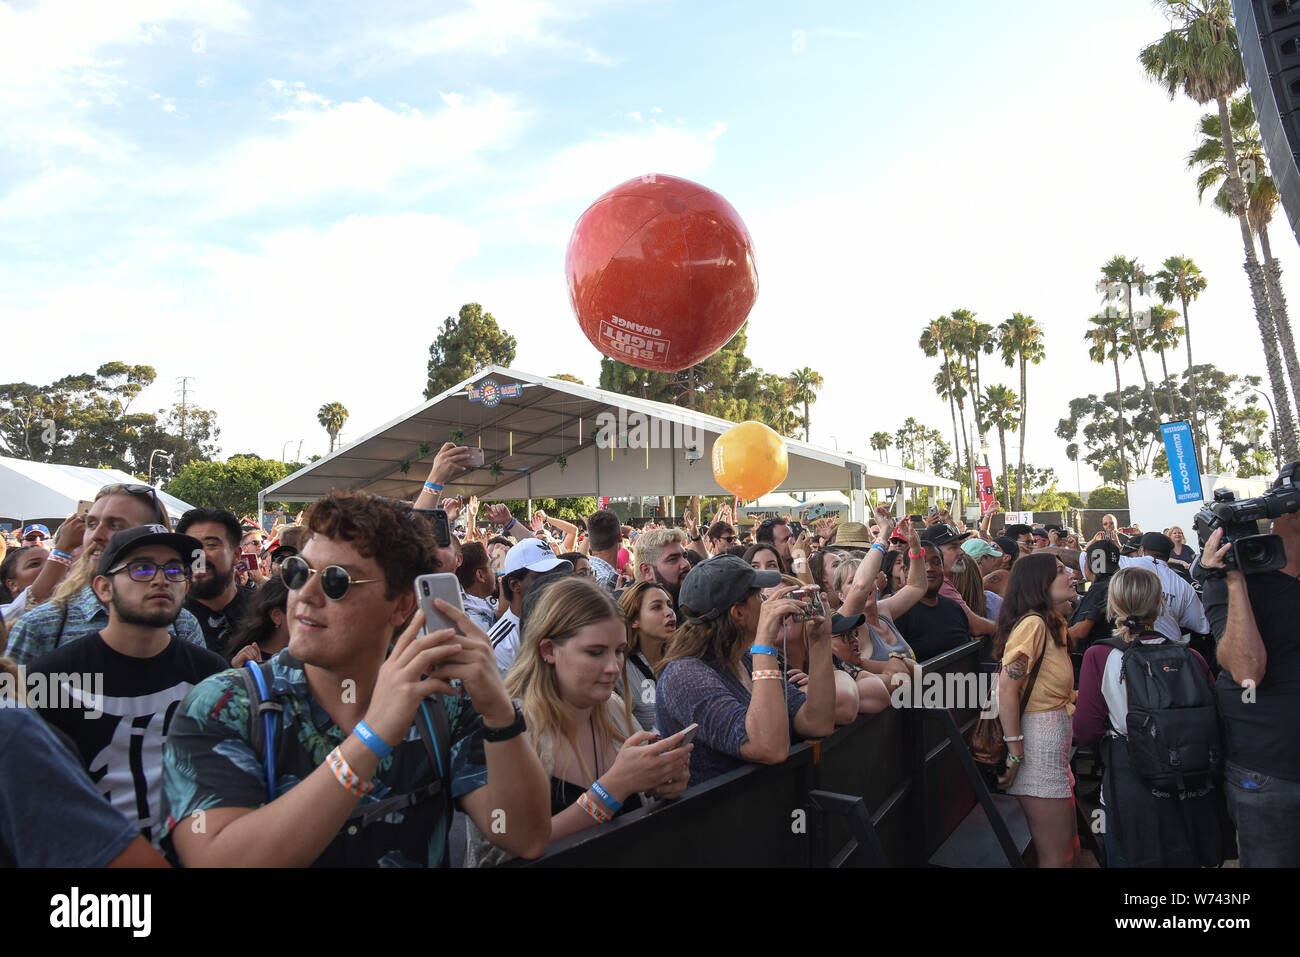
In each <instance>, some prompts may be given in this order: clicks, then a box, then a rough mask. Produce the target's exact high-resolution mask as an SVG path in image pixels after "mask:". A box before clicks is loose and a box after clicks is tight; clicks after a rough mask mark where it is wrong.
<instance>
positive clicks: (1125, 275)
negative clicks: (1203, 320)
mask: <svg viewBox="0 0 1300 957" xmlns="http://www.w3.org/2000/svg"><path fill="white" fill-rule="evenodd" d="M1101 282H1102V283H1103V284H1108V283H1109V284H1113V283H1118V284H1119V285H1120V286H1122V287H1123V288H1124V306H1125V309H1126V310H1127V311H1128V317H1127V318H1128V332H1129V343H1130V344H1131V345H1132V347H1133V350H1134V351H1135V352H1137V357H1138V369H1139V370H1140V371H1141V373H1142V385H1143V387H1144V388H1145V389H1146V393H1147V401H1148V402H1150V403H1151V411H1152V413H1153V414H1154V415H1155V417H1156V418H1157V419H1159V418H1160V407H1159V406H1157V405H1156V392H1155V389H1153V388H1151V380H1150V379H1149V378H1147V364H1146V362H1145V361H1144V360H1143V358H1142V339H1141V337H1140V336H1139V335H1138V327H1137V318H1136V317H1135V315H1134V313H1133V287H1134V286H1137V287H1138V293H1139V294H1140V295H1146V294H1147V293H1149V292H1150V291H1151V285H1152V283H1151V279H1150V277H1149V276H1147V274H1146V271H1145V270H1144V269H1143V268H1142V266H1141V264H1140V263H1139V262H1138V261H1137V259H1136V258H1134V259H1125V258H1124V257H1123V256H1112V257H1111V258H1110V260H1109V261H1108V262H1106V263H1105V265H1103V266H1102V267H1101Z"/></svg>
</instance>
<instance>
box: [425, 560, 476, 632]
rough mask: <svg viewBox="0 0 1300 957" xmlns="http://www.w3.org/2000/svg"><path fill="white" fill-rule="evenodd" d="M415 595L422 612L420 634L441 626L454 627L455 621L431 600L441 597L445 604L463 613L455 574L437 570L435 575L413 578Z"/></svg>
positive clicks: (463, 607)
mask: <svg viewBox="0 0 1300 957" xmlns="http://www.w3.org/2000/svg"><path fill="white" fill-rule="evenodd" d="M415 597H416V600H417V601H419V603H420V609H421V610H422V611H423V612H424V630H423V631H422V632H421V634H428V633H429V632H431V631H438V630H439V629H441V628H455V627H456V623H455V622H454V621H452V620H451V619H450V618H448V617H447V616H446V615H444V614H443V613H442V612H440V611H438V609H437V608H436V607H434V604H433V600H434V599H435V598H441V599H442V600H443V601H445V602H446V603H447V604H449V605H451V606H452V607H454V608H456V609H457V610H459V611H460V612H462V613H464V611H465V605H464V603H463V602H462V601H461V600H460V582H459V581H458V580H457V578H456V576H455V575H452V574H449V573H447V572H439V573H437V574H435V575H421V576H419V577H418V578H416V579H415Z"/></svg>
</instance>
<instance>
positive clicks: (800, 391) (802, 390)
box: [790, 366, 825, 442]
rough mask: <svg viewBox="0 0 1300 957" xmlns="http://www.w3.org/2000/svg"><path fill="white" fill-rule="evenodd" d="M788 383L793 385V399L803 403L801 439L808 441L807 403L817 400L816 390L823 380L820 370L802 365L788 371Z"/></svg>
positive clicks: (822, 383) (823, 383)
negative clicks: (800, 367) (790, 371)
mask: <svg viewBox="0 0 1300 957" xmlns="http://www.w3.org/2000/svg"><path fill="white" fill-rule="evenodd" d="M790 383H791V385H793V386H794V401H795V402H802V403H803V440H804V441H805V442H807V441H808V404H809V403H810V402H816V401H817V390H818V389H820V388H821V387H822V386H823V385H825V382H824V381H823V380H822V375H821V373H820V372H814V371H813V370H812V369H810V368H808V367H807V366H804V367H803V368H802V369H795V370H794V372H792V373H790Z"/></svg>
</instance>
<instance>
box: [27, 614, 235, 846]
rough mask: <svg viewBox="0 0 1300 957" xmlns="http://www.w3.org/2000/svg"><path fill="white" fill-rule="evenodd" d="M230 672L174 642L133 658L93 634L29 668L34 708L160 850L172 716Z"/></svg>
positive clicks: (214, 658)
mask: <svg viewBox="0 0 1300 957" xmlns="http://www.w3.org/2000/svg"><path fill="white" fill-rule="evenodd" d="M226 667H227V665H226V662H225V660H224V659H223V658H222V657H221V656H220V655H218V654H214V653H213V652H211V651H207V650H206V649H204V648H200V647H198V646H197V645H193V644H190V643H188V642H184V641H178V640H177V639H176V638H175V637H172V639H171V640H170V641H169V642H168V644H167V647H166V648H165V649H163V650H162V651H161V652H159V653H158V654H156V655H154V656H153V657H152V658H132V657H129V656H128V655H124V654H122V653H121V652H118V651H114V650H113V649H112V648H110V647H109V646H108V644H107V643H106V642H105V641H104V639H103V638H102V637H101V636H100V634H99V633H98V632H96V633H95V634H93V635H87V636H86V637H84V638H80V639H78V640H76V641H72V642H69V643H68V644H66V645H63V646H62V647H60V648H56V649H55V650H54V651H51V652H50V653H49V654H47V655H42V656H41V657H39V658H37V659H36V660H35V661H33V662H32V663H31V665H29V666H28V668H27V687H28V693H29V696H30V698H29V703H30V704H31V705H32V706H33V707H36V708H38V709H39V712H40V714H41V716H42V717H43V718H45V720H46V721H48V722H49V723H50V724H51V725H53V726H54V727H56V728H58V729H59V730H61V731H62V732H64V733H65V734H66V735H67V736H68V737H69V738H70V739H71V740H72V743H73V744H74V745H75V746H76V749H77V753H78V755H79V756H80V758H81V760H82V763H83V764H84V765H85V767H86V770H87V771H89V772H90V777H91V780H92V781H94V782H95V785H96V786H97V787H98V788H99V791H100V793H102V794H103V795H104V797H106V798H107V799H108V802H109V803H110V804H112V805H113V807H115V808H117V809H118V810H119V811H121V812H122V814H123V815H125V817H126V819H127V820H128V821H131V822H132V823H134V824H135V825H136V826H137V827H138V828H140V831H141V833H142V834H144V836H145V837H146V838H148V839H149V840H150V841H152V842H153V844H154V846H155V847H156V846H158V828H157V824H158V823H159V817H158V813H159V810H158V809H159V804H160V801H161V798H162V766H163V743H164V742H165V740H166V738H167V729H168V727H169V725H170V724H171V719H172V715H173V714H174V713H175V712H176V709H177V708H178V707H179V706H180V703H181V701H183V700H184V699H185V696H186V695H187V694H189V691H190V689H191V688H193V687H194V686H195V685H197V684H198V683H199V682H200V681H202V680H203V679H204V678H206V677H208V675H213V674H216V673H217V672H219V671H223V670H225V668H226ZM38 676H39V677H38ZM99 712H102V713H99Z"/></svg>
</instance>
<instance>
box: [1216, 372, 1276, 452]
mask: <svg viewBox="0 0 1300 957" xmlns="http://www.w3.org/2000/svg"><path fill="white" fill-rule="evenodd" d="M1254 391H1255V392H1258V393H1259V394H1260V395H1262V396H1263V397H1264V401H1265V402H1267V403H1268V411H1269V414H1270V415H1272V416H1273V428H1272V430H1271V431H1272V433H1273V464H1274V465H1276V466H1277V467H1278V468H1281V467H1282V453H1281V452H1280V451H1279V450H1278V447H1277V412H1276V411H1274V409H1273V400H1272V399H1271V398H1269V394H1268V393H1267V392H1265V391H1264V390H1263V389H1255V390H1254ZM1205 466H1206V468H1209V466H1210V450H1209V449H1206V450H1205Z"/></svg>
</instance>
